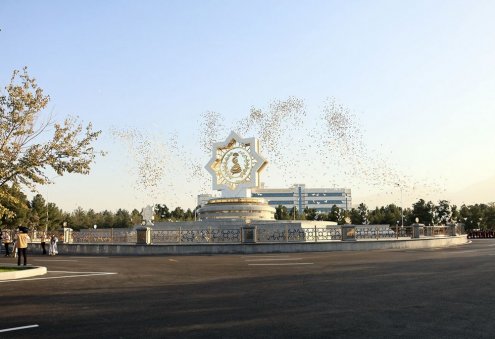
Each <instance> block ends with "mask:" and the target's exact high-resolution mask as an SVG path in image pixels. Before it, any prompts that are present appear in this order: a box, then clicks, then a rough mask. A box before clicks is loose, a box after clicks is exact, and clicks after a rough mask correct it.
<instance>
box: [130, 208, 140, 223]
mask: <svg viewBox="0 0 495 339" xmlns="http://www.w3.org/2000/svg"><path fill="white" fill-rule="evenodd" d="M131 220H132V222H131V223H132V225H139V224H140V223H141V221H143V217H142V216H141V212H139V211H138V210H137V209H133V210H132V212H131Z"/></svg>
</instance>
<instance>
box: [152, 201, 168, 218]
mask: <svg viewBox="0 0 495 339" xmlns="http://www.w3.org/2000/svg"><path fill="white" fill-rule="evenodd" d="M154 212H155V221H161V220H168V219H170V217H171V214H170V210H169V209H168V207H167V205H165V204H156V205H155V211H154Z"/></svg>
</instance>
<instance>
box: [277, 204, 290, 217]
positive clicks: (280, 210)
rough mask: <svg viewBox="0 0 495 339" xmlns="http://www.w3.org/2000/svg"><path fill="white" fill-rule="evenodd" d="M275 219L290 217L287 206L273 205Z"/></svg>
mask: <svg viewBox="0 0 495 339" xmlns="http://www.w3.org/2000/svg"><path fill="white" fill-rule="evenodd" d="M275 219H276V220H289V219H291V217H290V214H289V211H288V210H287V207H285V206H282V205H278V206H277V207H275Z"/></svg>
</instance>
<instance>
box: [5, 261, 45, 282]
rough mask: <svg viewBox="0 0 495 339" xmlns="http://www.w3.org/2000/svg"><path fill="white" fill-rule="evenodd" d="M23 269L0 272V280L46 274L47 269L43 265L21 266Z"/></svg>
mask: <svg viewBox="0 0 495 339" xmlns="http://www.w3.org/2000/svg"><path fill="white" fill-rule="evenodd" d="M0 267H8V268H10V267H18V266H17V265H5V264H3V265H1V266H0ZM21 267H22V268H23V269H20V270H18V271H12V272H2V273H0V281H1V280H13V279H22V278H28V277H34V276H37V275H43V274H46V272H47V270H46V267H44V266H26V267H24V266H21Z"/></svg>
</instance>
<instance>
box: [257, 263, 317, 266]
mask: <svg viewBox="0 0 495 339" xmlns="http://www.w3.org/2000/svg"><path fill="white" fill-rule="evenodd" d="M313 264H314V263H312V262H292V263H273V264H248V266H291V265H313Z"/></svg>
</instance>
